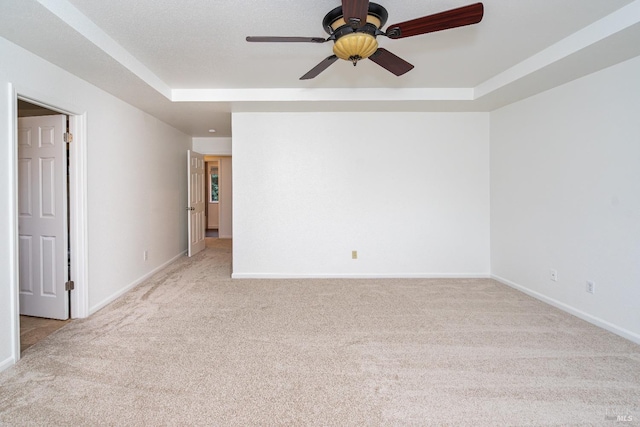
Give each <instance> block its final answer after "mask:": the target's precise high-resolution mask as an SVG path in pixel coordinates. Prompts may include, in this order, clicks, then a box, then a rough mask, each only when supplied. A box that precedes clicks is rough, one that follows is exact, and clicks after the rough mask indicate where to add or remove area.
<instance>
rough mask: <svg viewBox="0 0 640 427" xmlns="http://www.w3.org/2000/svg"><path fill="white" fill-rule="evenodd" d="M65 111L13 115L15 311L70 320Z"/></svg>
mask: <svg viewBox="0 0 640 427" xmlns="http://www.w3.org/2000/svg"><path fill="white" fill-rule="evenodd" d="M66 120H67V118H66V116H64V115H57V116H43V117H24V118H19V119H18V211H19V212H18V215H19V219H18V221H19V224H18V230H19V231H18V234H19V263H20V273H19V274H20V281H19V283H20V285H19V286H20V314H24V315H28V316H37V317H47V318H51V319H68V318H69V296H68V291H66V290H65V283H66V282H67V278H68V257H67V252H68V251H67V239H68V235H67V146H66V142H65V141H64V133H65V131H66V128H67V122H66Z"/></svg>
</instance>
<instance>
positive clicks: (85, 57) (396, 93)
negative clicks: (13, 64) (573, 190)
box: [0, 0, 640, 136]
mask: <svg viewBox="0 0 640 427" xmlns="http://www.w3.org/2000/svg"><path fill="white" fill-rule="evenodd" d="M474 1H475V0H472V1H466V0H424V1H406V0H405V1H399V0H387V1H384V0H379V3H381V4H382V5H383V6H385V7H386V9H387V10H388V12H389V21H388V23H389V24H392V23H396V22H401V21H405V20H407V19H411V18H416V17H420V16H425V15H430V14H433V13H437V12H440V11H443V10H448V9H452V8H455V7H460V6H464V5H467V4H470V3H473V2H474ZM483 3H484V6H485V16H484V20H483V21H482V22H481V23H480V24H477V25H474V26H469V27H463V28H458V29H452V30H447V31H442V32H439V33H432V34H426V35H422V36H416V37H412V38H406V39H399V40H391V39H387V38H384V37H379V38H378V39H379V43H380V45H381V46H382V47H385V48H387V49H389V50H391V51H392V52H393V53H395V54H397V55H399V56H401V57H402V58H404V59H405V60H407V61H409V62H410V63H412V64H414V65H415V69H414V70H412V71H411V72H409V73H407V74H406V75H404V76H401V77H396V76H394V75H392V74H391V73H389V72H387V71H386V70H384V69H383V68H381V67H379V66H377V65H376V64H374V63H373V62H371V61H361V62H360V63H359V64H358V66H357V67H353V66H352V65H351V64H350V63H348V62H345V61H338V62H336V63H335V64H333V65H332V66H331V67H330V68H329V69H327V70H326V71H324V72H323V73H322V74H320V76H318V77H317V78H315V79H313V80H309V81H300V80H298V78H299V77H300V76H301V75H303V74H304V73H306V72H307V71H308V70H309V69H311V68H312V67H313V66H315V65H316V64H317V63H318V62H320V61H321V60H322V59H323V58H325V57H327V56H329V55H330V54H331V53H332V52H331V43H325V44H277V43H273V44H266V43H247V42H246V41H245V37H246V36H248V35H253V36H265V35H274V36H309V37H326V34H325V33H324V30H323V29H322V25H321V21H322V18H323V17H324V15H325V14H326V13H327V12H328V11H329V10H331V9H332V8H334V7H336V6H338V5H339V4H340V2H339V0H316V1H313V2H292V1H284V0H251V1H238V0H215V1H211V0H135V1H132V0H109V1H104V0H0V11H1V12H2V13H0V36H2V37H5V38H7V39H9V40H11V41H13V42H14V43H16V44H18V45H21V46H23V47H25V48H27V49H29V50H31V51H33V52H34V53H36V54H37V55H39V56H42V57H44V58H45V59H47V60H49V61H51V62H54V63H56V64H57V65H60V66H61V67H63V68H66V69H68V70H69V71H71V72H72V73H74V74H76V75H78V76H80V77H82V78H83V79H85V80H88V81H89V82H91V83H93V84H95V85H97V86H99V87H102V88H104V89H105V90H107V91H109V92H111V93H113V94H115V95H116V96H119V97H120V98H122V99H124V100H125V101H127V102H130V103H132V104H133V105H136V106H138V107H140V108H141V109H143V110H145V111H148V112H150V113H151V114H154V115H156V116H157V117H159V118H160V119H162V120H164V121H166V122H168V123H170V124H172V125H174V126H175V127H177V128H179V129H182V130H184V131H185V132H187V133H189V134H191V135H193V136H209V135H210V134H209V133H208V132H207V130H208V129H210V128H216V129H217V130H218V132H217V133H216V135H217V136H230V135H231V123H230V122H231V120H230V113H231V111H261V110H264V111H273V110H294V111H295V110H303V111H325V110H326V111H345V110H346V111H349V110H362V111H374V110H377V111H385V110H392V111H396V110H400V111H432V110H445V111H464V110H470V111H475V110H485V111H486V110H490V109H492V108H496V107H499V106H501V105H504V104H505V103H508V102H512V101H514V100H517V99H521V98H522V97H525V96H529V95H531V94H533V93H536V92H539V91H541V90H546V89H548V88H550V87H553V86H555V85H557V84H561V83H564V82H566V81H569V80H571V79H574V78H577V77H580V76H582V75H584V74H587V73H589V72H593V71H596V70H598V69H601V68H604V67H606V66H609V65H613V64H615V63H617V62H620V61H622V60H625V59H628V58H631V57H634V56H637V55H640V24H638V22H639V21H640V0H561V1H560V0H485V1H483ZM625 7H626V8H625ZM621 8H625V9H622V10H621ZM30 24H31V25H30ZM171 100H174V101H175V100H182V101H183V102H172V101H171ZM194 101H199V102H194Z"/></svg>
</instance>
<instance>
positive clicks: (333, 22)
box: [322, 2, 389, 35]
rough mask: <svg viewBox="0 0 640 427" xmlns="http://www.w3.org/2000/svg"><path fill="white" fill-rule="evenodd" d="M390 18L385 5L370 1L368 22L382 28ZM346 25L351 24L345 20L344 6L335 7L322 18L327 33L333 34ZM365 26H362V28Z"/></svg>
mask: <svg viewBox="0 0 640 427" xmlns="http://www.w3.org/2000/svg"><path fill="white" fill-rule="evenodd" d="M388 18H389V13H388V12H387V9H385V8H384V7H383V6H380V5H379V4H378V3H373V2H369V12H368V14H367V23H371V24H373V25H375V27H376V28H382V27H383V26H384V25H385V24H386V23H387V19H388ZM345 25H348V26H349V27H351V25H349V24H348V23H347V22H346V21H345V20H344V14H343V13H342V6H338V7H336V8H335V9H333V10H332V11H331V12H329V13H327V14H326V15H325V17H324V19H323V20H322V28H324V30H325V31H326V32H327V34H329V35H332V34H333V33H334V32H335V31H336V30H337V29H338V28H341V27H343V26H345ZM363 28H364V27H362V28H360V30H362V29H363Z"/></svg>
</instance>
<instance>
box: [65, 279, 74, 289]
mask: <svg viewBox="0 0 640 427" xmlns="http://www.w3.org/2000/svg"><path fill="white" fill-rule="evenodd" d="M75 286H76V284H75V283H73V280H69V281H68V282H67V283H65V284H64V290H65V291H72V290H73V289H74V288H75Z"/></svg>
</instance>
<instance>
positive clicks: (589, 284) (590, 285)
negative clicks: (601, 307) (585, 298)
mask: <svg viewBox="0 0 640 427" xmlns="http://www.w3.org/2000/svg"><path fill="white" fill-rule="evenodd" d="M587 292H589V293H590V294H595V293H596V284H595V282H592V281H591V280H587Z"/></svg>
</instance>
